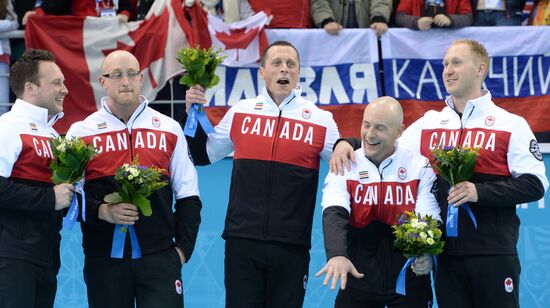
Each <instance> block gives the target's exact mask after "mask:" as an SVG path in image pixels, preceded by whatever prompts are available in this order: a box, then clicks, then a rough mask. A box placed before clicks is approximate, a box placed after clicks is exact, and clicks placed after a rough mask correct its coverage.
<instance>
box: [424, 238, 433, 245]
mask: <svg viewBox="0 0 550 308" xmlns="http://www.w3.org/2000/svg"><path fill="white" fill-rule="evenodd" d="M426 243H427V244H428V245H433V244H435V241H434V239H433V238H429V239H427V240H426Z"/></svg>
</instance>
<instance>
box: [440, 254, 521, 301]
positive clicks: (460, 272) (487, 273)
mask: <svg viewBox="0 0 550 308" xmlns="http://www.w3.org/2000/svg"><path fill="white" fill-rule="evenodd" d="M520 272H521V266H520V263H519V259H518V256H513V255H511V256H441V257H439V269H438V272H437V280H436V282H435V293H436V297H437V304H438V305H439V307H441V308H448V307H450V308H453V307H457V308H459V307H460V308H461V307H471V308H482V307H483V308H487V307H499V308H508V307H512V308H517V307H519V275H520Z"/></svg>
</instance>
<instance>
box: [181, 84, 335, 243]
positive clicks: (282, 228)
mask: <svg viewBox="0 0 550 308" xmlns="http://www.w3.org/2000/svg"><path fill="white" fill-rule="evenodd" d="M338 137H339V134H338V129H337V127H336V123H335V122H334V120H333V118H332V114H331V113H330V112H327V111H324V110H321V109H319V108H317V107H316V106H315V105H314V104H313V103H311V102H308V101H306V100H304V99H303V98H301V97H300V91H299V90H294V91H293V92H292V93H291V94H290V95H289V96H288V97H287V98H286V99H285V100H284V101H283V102H282V103H281V105H280V106H277V105H276V104H275V102H274V101H273V100H272V99H271V98H270V96H269V95H268V94H267V91H266V90H265V89H264V90H263V94H262V95H259V96H258V97H257V98H254V99H246V100H242V101H240V102H238V103H237V104H236V105H235V106H233V107H231V108H230V109H229V111H228V112H227V113H226V114H225V116H224V117H223V119H222V120H221V122H220V123H219V124H218V125H217V126H216V128H215V133H212V134H210V135H208V138H206V135H205V134H204V132H203V131H202V130H200V129H199V130H198V131H197V135H196V137H195V138H188V142H189V145H190V150H191V153H192V155H193V159H194V161H195V163H196V164H199V165H205V164H209V163H211V162H215V161H217V160H220V159H222V158H223V157H225V156H226V155H228V154H230V153H231V152H232V151H234V156H233V159H234V160H233V173H232V176H231V189H230V196H229V207H228V210H227V217H226V220H225V230H224V232H223V237H224V238H227V237H241V238H249V239H257V240H265V241H279V242H284V243H292V244H298V245H303V246H306V247H309V246H310V245H311V243H310V242H311V226H312V220H313V211H314V207H315V197H316V192H317V185H318V179H319V159H320V157H323V159H329V158H330V154H331V152H332V147H333V145H334V142H335V141H336V140H337V139H338Z"/></svg>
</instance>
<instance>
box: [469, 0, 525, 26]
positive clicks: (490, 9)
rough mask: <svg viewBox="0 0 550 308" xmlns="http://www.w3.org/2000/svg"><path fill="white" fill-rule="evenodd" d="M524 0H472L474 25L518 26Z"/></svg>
mask: <svg viewBox="0 0 550 308" xmlns="http://www.w3.org/2000/svg"><path fill="white" fill-rule="evenodd" d="M524 6H525V0H497V1H485V0H472V7H473V8H474V10H475V19H474V26H520V25H521V15H522V11H523V7H524Z"/></svg>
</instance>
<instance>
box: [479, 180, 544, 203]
mask: <svg viewBox="0 0 550 308" xmlns="http://www.w3.org/2000/svg"><path fill="white" fill-rule="evenodd" d="M475 186H476V190H477V196H478V206H488V207H500V206H510V205H514V206H515V205H516V204H521V203H526V202H532V201H536V200H539V199H541V198H542V197H544V187H543V185H542V183H541V181H540V180H539V178H538V177H536V176H535V175H533V174H522V175H520V176H518V177H517V178H513V177H509V178H506V179H504V180H501V181H494V182H483V183H475Z"/></svg>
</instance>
